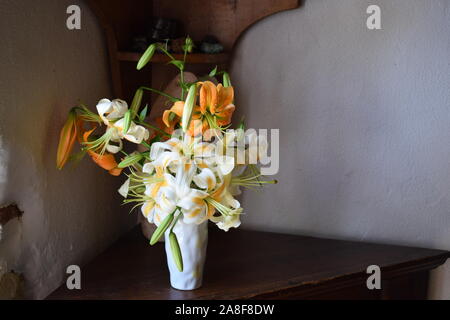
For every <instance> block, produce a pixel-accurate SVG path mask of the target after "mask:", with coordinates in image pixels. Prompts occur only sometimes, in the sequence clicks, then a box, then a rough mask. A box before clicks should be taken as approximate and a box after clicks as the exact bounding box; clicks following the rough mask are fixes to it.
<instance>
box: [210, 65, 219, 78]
mask: <svg viewBox="0 0 450 320" xmlns="http://www.w3.org/2000/svg"><path fill="white" fill-rule="evenodd" d="M216 74H217V66H216V67H215V68H214V69H212V70H211V72H210V73H209V76H210V77H211V78H212V77H214V76H215V75H216Z"/></svg>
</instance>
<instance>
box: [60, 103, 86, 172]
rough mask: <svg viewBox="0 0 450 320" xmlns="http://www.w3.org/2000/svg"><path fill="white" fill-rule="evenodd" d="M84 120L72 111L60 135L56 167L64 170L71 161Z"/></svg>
mask: <svg viewBox="0 0 450 320" xmlns="http://www.w3.org/2000/svg"><path fill="white" fill-rule="evenodd" d="M81 124H82V120H81V119H80V118H79V117H78V116H77V113H76V111H75V110H71V111H70V112H69V115H68V117H67V120H66V123H65V124H64V127H63V128H62V129H61V133H60V135H59V144H58V151H57V153H56V167H57V168H58V169H60V170H61V169H62V168H63V167H64V165H65V164H66V163H67V161H68V160H69V156H70V154H71V152H72V149H73V146H74V143H75V139H76V138H77V136H78V134H79V131H80V128H81Z"/></svg>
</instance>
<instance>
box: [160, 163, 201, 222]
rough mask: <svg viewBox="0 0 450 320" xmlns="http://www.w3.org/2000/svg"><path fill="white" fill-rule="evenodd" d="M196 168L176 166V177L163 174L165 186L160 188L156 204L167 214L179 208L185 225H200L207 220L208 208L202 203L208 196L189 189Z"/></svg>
mask: <svg viewBox="0 0 450 320" xmlns="http://www.w3.org/2000/svg"><path fill="white" fill-rule="evenodd" d="M196 169H197V168H196V166H195V165H194V164H192V163H184V164H180V165H179V166H178V171H177V174H176V176H175V177H174V176H172V175H171V174H165V181H166V184H167V186H164V187H162V188H161V190H160V193H159V197H158V200H157V202H158V203H159V204H160V205H161V208H162V209H163V210H164V211H165V212H167V213H168V214H169V213H171V212H173V210H175V208H177V207H178V208H180V210H181V213H182V214H183V221H184V222H185V223H197V224H200V223H202V222H203V221H205V220H206V219H207V217H208V216H207V213H208V206H207V203H206V202H205V201H204V199H205V198H206V197H208V196H209V194H208V193H207V192H205V191H201V190H197V189H193V188H191V186H190V185H191V182H192V179H193V177H194V174H195V171H196Z"/></svg>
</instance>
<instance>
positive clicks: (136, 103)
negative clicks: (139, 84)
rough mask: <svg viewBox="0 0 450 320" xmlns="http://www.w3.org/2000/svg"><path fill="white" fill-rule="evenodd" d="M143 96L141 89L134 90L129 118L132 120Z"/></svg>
mask: <svg viewBox="0 0 450 320" xmlns="http://www.w3.org/2000/svg"><path fill="white" fill-rule="evenodd" d="M143 95H144V90H143V89H142V88H139V89H137V90H136V93H135V94H134V98H133V101H132V102H131V107H130V110H131V116H132V117H131V118H132V119H134V117H135V116H136V115H137V113H138V111H139V108H140V106H141V103H142V96H143Z"/></svg>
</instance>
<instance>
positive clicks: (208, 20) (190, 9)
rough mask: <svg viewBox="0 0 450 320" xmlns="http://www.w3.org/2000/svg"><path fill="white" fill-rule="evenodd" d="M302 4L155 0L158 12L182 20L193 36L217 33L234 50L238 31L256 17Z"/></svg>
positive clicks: (289, 0)
mask: <svg viewBox="0 0 450 320" xmlns="http://www.w3.org/2000/svg"><path fill="white" fill-rule="evenodd" d="M298 6H299V0H277V1H273V0H215V1H204V0H184V1H183V2H179V1H168V0H154V14H155V16H160V17H165V18H173V19H177V20H179V21H181V22H182V24H183V29H184V31H185V32H186V33H187V34H189V35H190V36H191V37H192V38H193V39H194V40H201V39H202V38H203V37H204V36H205V35H207V34H212V35H215V36H216V37H217V38H218V39H219V40H220V41H221V42H222V43H223V44H224V46H225V50H226V51H228V52H231V50H232V49H233V47H234V44H235V42H236V40H237V38H238V37H239V35H240V34H241V33H242V32H243V31H244V30H245V29H247V28H248V27H249V26H250V25H252V24H253V23H255V22H256V21H258V20H260V19H262V18H264V17H266V16H268V15H271V14H274V13H276V12H280V11H283V10H289V9H294V8H297V7H298Z"/></svg>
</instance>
